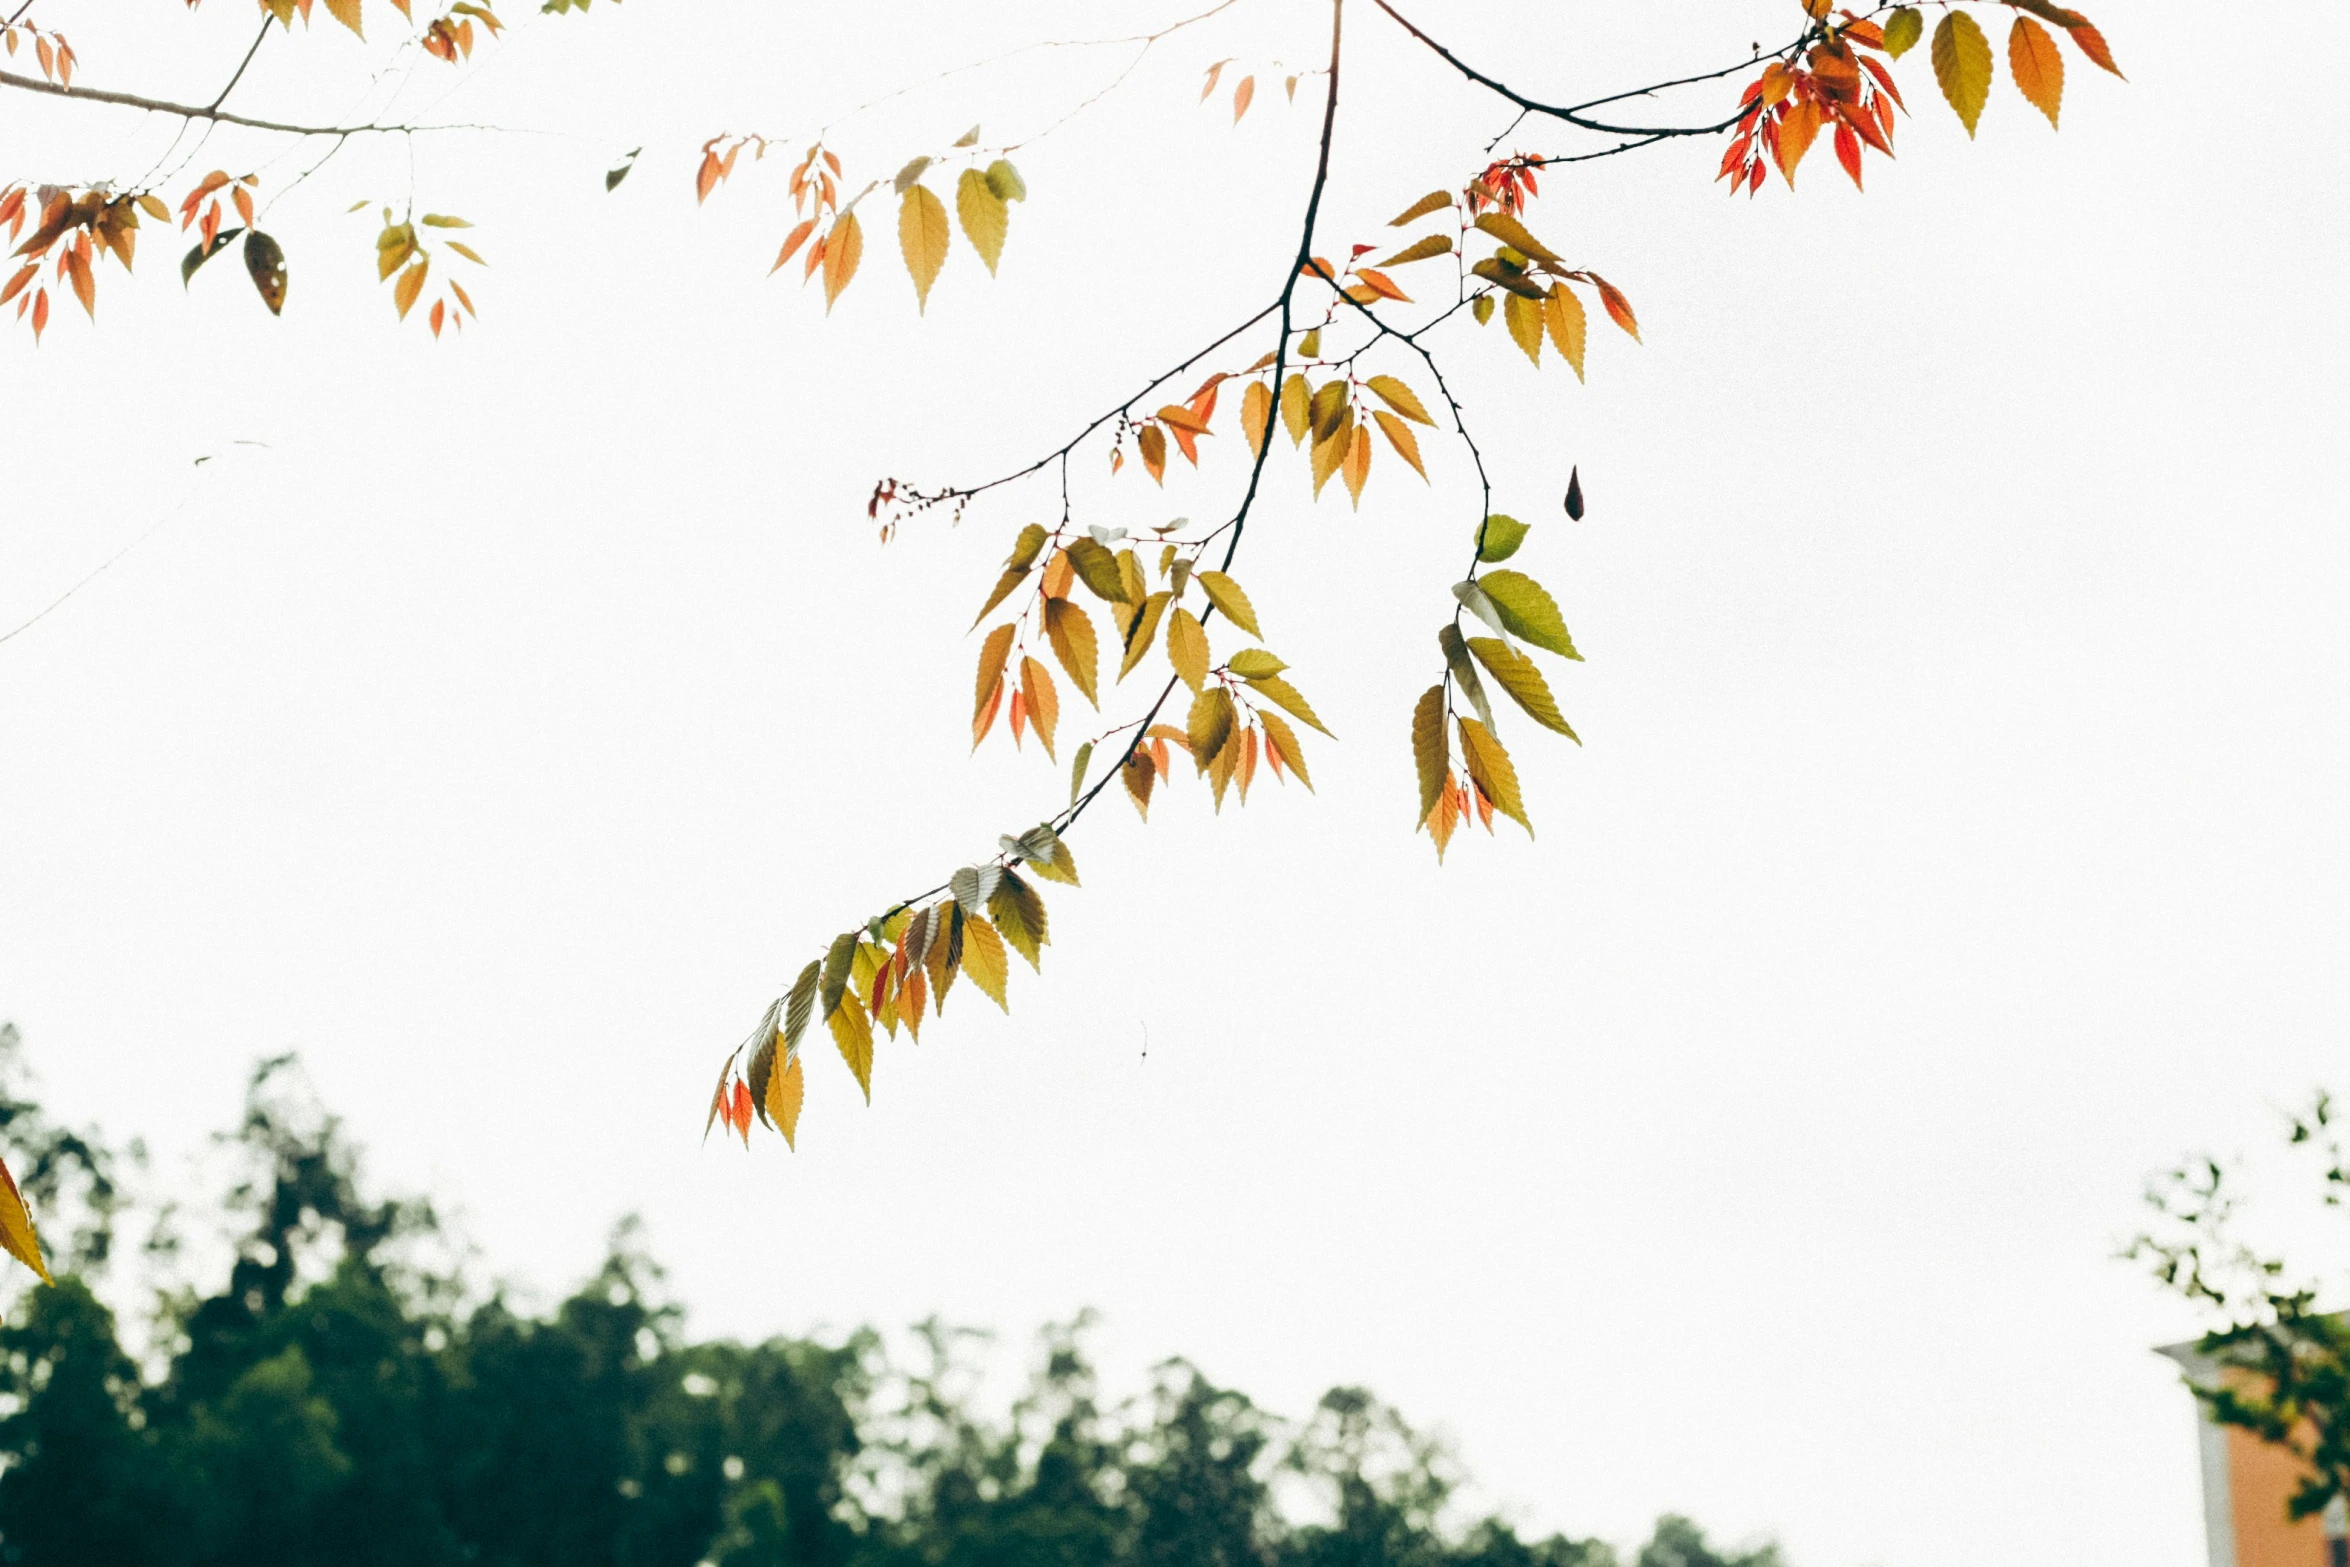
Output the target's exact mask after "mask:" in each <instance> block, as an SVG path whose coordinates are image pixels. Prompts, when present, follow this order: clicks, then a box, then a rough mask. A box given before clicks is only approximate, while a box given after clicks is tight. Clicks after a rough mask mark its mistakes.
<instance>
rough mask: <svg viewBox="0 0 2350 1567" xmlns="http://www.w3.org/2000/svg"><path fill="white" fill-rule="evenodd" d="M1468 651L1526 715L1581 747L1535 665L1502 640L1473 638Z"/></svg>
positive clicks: (1548, 684) (1578, 737)
mask: <svg viewBox="0 0 2350 1567" xmlns="http://www.w3.org/2000/svg"><path fill="white" fill-rule="evenodd" d="M1468 641H1469V651H1470V652H1472V653H1474V654H1476V655H1477V662H1478V663H1480V664H1483V665H1484V666H1485V668H1486V670H1487V672H1488V673H1490V674H1491V675H1492V676H1493V678H1494V679H1495V680H1497V681H1499V682H1500V684H1501V688H1502V689H1503V690H1504V691H1507V692H1508V693H1509V694H1510V699H1511V700H1512V701H1514V702H1516V703H1517V704H1518V705H1519V706H1520V707H1522V708H1524V709H1525V710H1526V715H1527V716H1528V717H1529V718H1531V719H1533V720H1534V721H1535V722H1536V723H1538V724H1540V725H1541V726H1542V727H1543V728H1545V729H1555V730H1557V731H1558V732H1559V733H1560V734H1562V735H1565V736H1566V737H1567V738H1568V739H1570V740H1573V741H1575V742H1576V743H1577V744H1578V745H1580V744H1581V743H1582V740H1581V737H1580V736H1578V735H1577V734H1576V733H1575V731H1574V730H1572V729H1570V728H1568V727H1567V721H1566V719H1564V718H1563V717H1561V716H1560V715H1559V709H1558V702H1557V701H1556V699H1554V698H1553V697H1552V696H1551V694H1550V682H1549V681H1547V680H1545V679H1543V678H1542V671H1541V670H1539V669H1537V668H1535V667H1534V661H1533V660H1532V659H1530V658H1528V657H1527V656H1526V655H1525V654H1523V653H1521V652H1519V651H1518V650H1517V649H1516V648H1514V647H1511V646H1510V645H1509V644H1508V643H1507V642H1504V641H1502V640H1501V639H1500V638H1499V637H1471V638H1469V639H1468Z"/></svg>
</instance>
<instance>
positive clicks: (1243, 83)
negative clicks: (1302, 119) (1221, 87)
mask: <svg viewBox="0 0 2350 1567" xmlns="http://www.w3.org/2000/svg"><path fill="white" fill-rule="evenodd" d="M1232 63H1233V61H1232V59H1231V58H1230V57H1226V58H1224V59H1221V60H1218V61H1216V62H1214V63H1213V64H1211V65H1210V66H1209V67H1208V70H1207V78H1206V80H1204V81H1202V82H1201V83H1200V88H1199V101H1200V102H1202V103H1206V102H1207V101H1208V99H1209V98H1210V97H1212V96H1214V94H1215V91H1216V84H1217V83H1218V82H1219V81H1221V80H1223V77H1224V67H1226V66H1227V65H1230V64H1232ZM1304 75H1305V73H1304V72H1302V71H1291V72H1289V73H1287V74H1286V75H1285V76H1283V77H1282V81H1281V87H1282V91H1284V92H1286V93H1287V94H1288V95H1289V101H1290V102H1291V103H1295V102H1297V84H1298V82H1299V81H1300V80H1301V79H1303V77H1304ZM1256 101H1257V75H1256V72H1254V71H1248V72H1244V73H1243V74H1242V76H1241V78H1240V80H1239V81H1237V82H1234V83H1233V84H1232V123H1233V124H1235V125H1238V124H1239V123H1240V117H1241V116H1242V115H1244V114H1246V113H1248V106H1249V105H1250V104H1252V103H1254V102H1256Z"/></svg>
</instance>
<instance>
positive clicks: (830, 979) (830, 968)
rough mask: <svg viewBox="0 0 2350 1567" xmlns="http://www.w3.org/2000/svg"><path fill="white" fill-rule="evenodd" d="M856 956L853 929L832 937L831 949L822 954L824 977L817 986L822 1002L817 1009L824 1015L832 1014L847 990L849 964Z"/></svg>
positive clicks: (855, 936)
mask: <svg viewBox="0 0 2350 1567" xmlns="http://www.w3.org/2000/svg"><path fill="white" fill-rule="evenodd" d="M856 957H857V933H856V932H855V931H853V930H851V931H843V932H842V933H841V934H839V935H837V936H835V937H833V938H832V947H831V950H829V951H827V952H826V953H825V954H824V978H823V980H822V982H821V984H820V987H819V988H820V990H821V997H820V999H821V1001H822V1003H823V1004H822V1006H821V1007H820V1008H819V1010H820V1011H822V1012H823V1014H824V1015H825V1016H826V1017H830V1016H832V1009H833V1008H834V1007H837V1006H839V1005H840V998H841V996H842V995H843V994H844V993H846V992H847V990H848V988H849V965H850V964H851V963H853V962H855V961H856Z"/></svg>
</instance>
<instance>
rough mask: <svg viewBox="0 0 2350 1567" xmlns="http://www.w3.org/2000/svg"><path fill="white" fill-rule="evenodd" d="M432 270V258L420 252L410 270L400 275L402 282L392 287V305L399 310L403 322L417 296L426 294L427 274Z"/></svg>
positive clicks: (410, 264) (411, 263)
mask: <svg viewBox="0 0 2350 1567" xmlns="http://www.w3.org/2000/svg"><path fill="white" fill-rule="evenodd" d="M431 270H432V258H431V257H429V256H426V255H424V254H422V253H421V252H419V253H418V255H417V257H416V259H415V260H414V261H413V262H410V263H409V266H408V270H407V271H405V272H403V273H401V274H400V281H399V282H397V283H394V284H393V285H392V304H393V305H394V306H395V307H397V308H398V310H399V312H400V317H401V319H402V320H405V319H407V316H408V312H409V311H410V310H411V309H412V308H414V306H415V304H416V296H417V295H419V294H421V293H423V292H424V278H425V274H426V273H428V272H430V271H431Z"/></svg>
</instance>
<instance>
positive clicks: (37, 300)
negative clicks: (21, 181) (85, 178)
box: [0, 185, 171, 340]
mask: <svg viewBox="0 0 2350 1567" xmlns="http://www.w3.org/2000/svg"><path fill="white" fill-rule="evenodd" d="M36 203H37V204H38V211H39V213H40V219H39V221H38V222H37V223H35V224H34V225H33V232H32V234H31V235H30V236H29V237H27V238H26V239H25V240H24V242H23V243H22V244H19V245H18V246H17V247H16V250H15V252H14V255H15V257H16V258H18V259H20V260H22V262H23V265H21V266H19V267H18V268H17V269H16V271H15V272H14V273H12V274H11V275H10V276H9V279H8V281H7V283H6V284H0V305H5V304H7V303H8V302H9V301H10V300H14V301H16V318H17V319H18V320H19V321H23V322H25V323H26V324H27V325H29V326H30V327H31V328H32V332H33V336H34V338H35V339H36V340H38V339H39V337H40V335H41V334H42V333H43V332H45V331H47V330H48V327H49V287H48V285H47V284H46V283H40V282H38V281H37V280H38V279H39V277H40V275H41V267H42V264H43V262H47V263H48V264H49V266H50V269H51V272H50V275H51V278H52V280H53V281H57V282H62V283H64V284H65V285H66V286H68V287H70V288H71V289H72V290H73V297H74V298H75V299H76V300H77V301H79V302H80V304H81V307H82V309H83V310H84V311H85V312H87V313H88V314H89V316H90V318H91V319H92V320H95V319H97V314H98V271H97V263H98V262H99V260H100V259H102V258H103V257H105V256H109V255H111V256H112V257H114V259H115V260H116V261H118V262H120V263H121V264H122V268H123V270H124V271H126V272H127V271H129V270H130V267H131V261H132V258H133V257H134V256H135V255H136V254H137V252H138V244H139V218H140V216H141V214H144V215H145V216H147V217H150V218H154V219H156V220H158V221H168V220H169V218H170V216H171V213H170V209H168V208H166V207H165V206H164V205H163V203H162V202H161V201H159V200H158V199H156V197H155V196H154V195H153V194H152V193H149V192H138V193H135V194H126V195H117V194H114V193H111V192H108V191H106V190H103V189H97V188H89V189H82V190H66V189H59V188H58V187H56V186H53V185H45V186H41V187H38V188H36V189H29V190H28V189H27V188H26V187H25V186H22V185H10V186H5V187H0V225H4V226H5V227H6V228H7V230H8V237H9V238H10V239H11V240H14V239H15V238H16V237H17V236H18V235H19V234H21V233H23V231H24V226H25V222H26V220H27V218H28V217H29V216H30V215H31V214H32V212H33V211H34V210H35V205H36Z"/></svg>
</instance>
